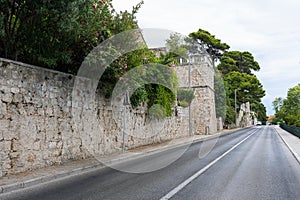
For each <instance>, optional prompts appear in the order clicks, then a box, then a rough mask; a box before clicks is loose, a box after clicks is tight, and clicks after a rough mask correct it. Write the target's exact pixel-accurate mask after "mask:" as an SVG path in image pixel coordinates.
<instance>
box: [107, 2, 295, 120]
mask: <svg viewBox="0 0 300 200" xmlns="http://www.w3.org/2000/svg"><path fill="white" fill-rule="evenodd" d="M138 2H139V0H130V1H129V0H113V5H114V7H115V9H116V10H129V11H130V10H131V9H132V6H134V5H136V4H137V3H138ZM299 10H300V1H299V0H226V1H225V0H172V1H171V0H144V4H143V5H142V7H141V9H140V10H139V11H138V14H137V20H138V24H139V27H140V28H142V29H144V28H160V29H168V30H172V31H175V32H178V33H181V34H183V35H188V34H189V33H191V32H194V31H197V30H198V29H199V28H201V29H204V30H207V31H209V32H210V33H211V34H213V35H215V36H216V38H218V39H221V41H222V42H225V43H227V44H229V45H230V47H231V48H230V50H238V51H249V52H251V53H252V54H253V56H254V58H255V60H256V61H258V63H259V65H260V68H261V70H260V71H259V72H255V74H256V75H257V77H258V79H259V80H260V81H261V83H262V84H263V86H264V89H265V90H266V96H265V97H264V98H263V103H264V104H265V106H266V108H267V115H271V114H274V110H273V108H272V101H273V100H274V99H275V98H276V97H284V98H285V97H286V95H287V92H288V89H289V88H291V87H294V86H296V85H297V84H298V83H300V20H299V19H300V12H299Z"/></svg>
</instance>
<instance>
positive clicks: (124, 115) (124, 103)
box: [122, 91, 130, 153]
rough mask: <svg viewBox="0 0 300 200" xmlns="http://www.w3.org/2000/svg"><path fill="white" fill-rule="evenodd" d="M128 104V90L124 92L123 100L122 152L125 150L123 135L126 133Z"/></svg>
mask: <svg viewBox="0 0 300 200" xmlns="http://www.w3.org/2000/svg"><path fill="white" fill-rule="evenodd" d="M128 105H130V98H129V94H128V91H126V92H125V96H124V101H123V136H122V152H123V153H124V152H125V135H126V107H127V106H128Z"/></svg>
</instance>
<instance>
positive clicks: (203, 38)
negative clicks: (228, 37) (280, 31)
mask: <svg viewBox="0 0 300 200" xmlns="http://www.w3.org/2000/svg"><path fill="white" fill-rule="evenodd" d="M189 37H191V38H193V39H194V40H195V41H197V42H198V43H199V44H200V46H201V47H202V48H203V49H204V50H206V51H207V53H208V54H209V55H210V56H211V57H212V60H213V61H215V59H219V58H220V57H221V55H222V53H223V52H225V51H226V50H227V49H229V48H230V46H229V45H228V44H226V43H222V42H221V40H220V39H217V38H216V37H215V36H214V35H211V34H210V33H209V32H208V31H206V30H202V29H199V30H198V31H197V32H192V33H190V34H189Z"/></svg>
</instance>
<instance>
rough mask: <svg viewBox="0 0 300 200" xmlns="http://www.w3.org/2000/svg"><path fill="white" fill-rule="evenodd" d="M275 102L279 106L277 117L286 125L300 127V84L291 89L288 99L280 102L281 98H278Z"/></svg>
mask: <svg viewBox="0 0 300 200" xmlns="http://www.w3.org/2000/svg"><path fill="white" fill-rule="evenodd" d="M274 102H275V105H276V106H277V105H278V106H277V109H278V111H277V112H276V115H278V116H279V117H280V118H281V119H283V120H284V121H285V122H286V124H288V125H293V126H298V127H300V84H298V85H297V86H295V87H293V88H290V89H289V91H288V94H287V98H286V99H284V100H283V101H279V98H276V99H275V101H274ZM274 102H273V104H274ZM281 103H282V105H281ZM280 105H281V106H280Z"/></svg>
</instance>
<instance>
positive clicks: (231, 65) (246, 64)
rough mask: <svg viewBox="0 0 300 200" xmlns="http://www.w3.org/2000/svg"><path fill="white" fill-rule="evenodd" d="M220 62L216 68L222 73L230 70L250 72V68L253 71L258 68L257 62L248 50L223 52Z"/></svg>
mask: <svg viewBox="0 0 300 200" xmlns="http://www.w3.org/2000/svg"><path fill="white" fill-rule="evenodd" d="M220 62H221V63H220V64H219V65H218V69H219V70H220V71H221V72H222V74H224V75H226V74H228V73H230V72H240V73H247V74H252V70H253V71H259V70H260V67H259V64H258V62H257V61H255V60H254V57H253V55H252V54H251V53H250V52H248V51H245V52H240V51H227V52H224V53H223V54H222V56H221V58H220Z"/></svg>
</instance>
